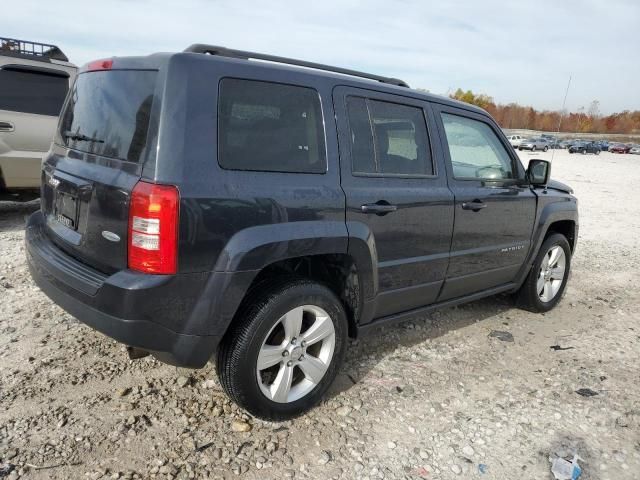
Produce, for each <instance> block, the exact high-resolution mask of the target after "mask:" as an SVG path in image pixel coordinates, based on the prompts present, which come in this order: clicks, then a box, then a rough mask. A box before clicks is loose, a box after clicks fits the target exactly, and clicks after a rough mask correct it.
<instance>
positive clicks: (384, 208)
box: [360, 202, 398, 215]
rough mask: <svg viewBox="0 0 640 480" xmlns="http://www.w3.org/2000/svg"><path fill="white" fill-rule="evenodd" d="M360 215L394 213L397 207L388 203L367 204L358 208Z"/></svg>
mask: <svg viewBox="0 0 640 480" xmlns="http://www.w3.org/2000/svg"><path fill="white" fill-rule="evenodd" d="M360 209H361V210H362V213H375V214H376V215H386V214H387V213H391V212H395V211H396V210H397V209H398V207H397V206H396V205H391V204H389V203H386V202H385V203H382V202H378V203H367V204H365V205H362V206H360Z"/></svg>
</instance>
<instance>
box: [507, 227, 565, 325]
mask: <svg viewBox="0 0 640 480" xmlns="http://www.w3.org/2000/svg"><path fill="white" fill-rule="evenodd" d="M570 271H571V247H570V246H569V242H568V241H567V239H566V237H565V236H564V235H561V234H559V233H553V234H551V235H549V237H548V238H547V239H546V240H545V241H544V242H543V244H542V246H541V247H540V251H539V252H538V256H537V257H536V260H535V262H534V263H533V266H532V267H531V271H530V272H529V275H528V276H527V279H526V280H525V282H524V283H523V284H522V286H521V287H520V290H518V292H517V294H516V298H517V303H518V306H519V307H520V308H522V309H524V310H528V311H530V312H536V313H540V312H548V311H549V310H551V309H552V308H554V307H555V306H556V305H557V304H558V302H560V299H561V298H562V295H563V294H564V290H565V288H566V286H567V280H568V278H569V273H570Z"/></svg>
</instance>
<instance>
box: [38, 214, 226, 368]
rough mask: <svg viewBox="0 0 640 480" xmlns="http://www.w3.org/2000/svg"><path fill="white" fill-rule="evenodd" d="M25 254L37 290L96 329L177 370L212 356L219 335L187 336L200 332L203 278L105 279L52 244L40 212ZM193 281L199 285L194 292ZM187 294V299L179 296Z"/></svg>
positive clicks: (126, 274)
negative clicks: (199, 297) (198, 310)
mask: <svg viewBox="0 0 640 480" xmlns="http://www.w3.org/2000/svg"><path fill="white" fill-rule="evenodd" d="M26 250H27V263H28V266H29V271H30V272H31V276H32V277H33V279H34V281H35V282H36V284H37V285H38V287H40V289H41V290H42V291H43V292H44V293H45V294H46V295H47V296H48V297H49V298H51V299H52V300H53V301H54V302H55V303H57V304H58V305H60V306H61V307H62V308H63V309H65V310H66V311H67V312H69V313H70V314H71V315H73V316H74V317H76V318H77V319H78V320H80V321H81V322H83V323H85V324H87V325H88V326H90V327H92V328H94V329H95V330H98V331H99V332H101V333H104V334H105V335H108V336H109V337H112V338H114V339H115V340H117V341H118V342H121V343H124V344H126V345H130V346H133V347H137V348H140V349H143V350H147V351H149V352H151V353H152V354H153V355H154V356H155V357H157V358H158V359H159V360H161V361H163V362H166V363H169V364H172V365H177V366H181V367H190V368H200V367H203V366H204V365H206V363H207V361H208V360H209V359H210V358H211V357H212V356H213V355H214V354H215V352H216V350H217V346H218V343H219V341H220V336H219V335H203V334H192V333H191V332H192V331H194V330H198V329H200V328H201V324H202V321H201V320H202V319H199V318H197V316H194V315H193V314H192V311H193V310H194V309H195V305H196V304H197V301H196V298H197V296H195V295H194V293H197V292H198V291H200V290H202V287H203V285H202V284H204V283H206V278H204V281H203V277H202V276H200V277H196V278H193V276H192V275H173V276H169V275H145V274H140V273H137V272H132V271H126V270H125V271H121V272H118V273H116V274H114V275H110V276H109V275H105V274H103V273H101V272H99V271H97V270H94V269H92V268H91V267H89V266H87V265H85V264H83V263H81V262H79V261H78V260H76V259H74V258H73V257H70V256H69V255H66V254H65V253H64V252H62V251H61V250H60V249H59V248H58V247H57V246H56V245H55V244H54V243H53V242H51V240H50V239H49V238H48V237H47V236H46V234H45V232H44V218H43V216H42V214H41V212H36V213H34V214H33V215H31V217H30V218H29V221H28V223H27V229H26ZM197 283H200V284H201V285H200V288H199V289H196V292H194V287H195V285H196V284H197ZM186 291H190V292H191V293H190V296H187V295H183V294H184V292H186ZM168 292H171V294H168ZM210 321H211V318H209V322H210ZM190 330H191V332H190Z"/></svg>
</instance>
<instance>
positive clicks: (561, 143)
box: [560, 138, 575, 148]
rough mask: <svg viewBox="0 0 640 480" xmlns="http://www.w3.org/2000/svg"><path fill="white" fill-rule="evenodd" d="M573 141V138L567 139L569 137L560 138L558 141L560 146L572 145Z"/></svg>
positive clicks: (567, 146)
mask: <svg viewBox="0 0 640 480" xmlns="http://www.w3.org/2000/svg"><path fill="white" fill-rule="evenodd" d="M574 142H575V140H572V139H569V138H568V139H565V140H562V141H561V142H560V148H569V147H570V146H571V145H573V143H574Z"/></svg>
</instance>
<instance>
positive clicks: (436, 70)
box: [0, 0, 640, 112]
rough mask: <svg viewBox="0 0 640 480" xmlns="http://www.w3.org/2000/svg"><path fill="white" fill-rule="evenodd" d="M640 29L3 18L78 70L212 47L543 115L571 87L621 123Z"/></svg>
mask: <svg viewBox="0 0 640 480" xmlns="http://www.w3.org/2000/svg"><path fill="white" fill-rule="evenodd" d="M61 19H64V21H61ZM638 20H640V4H638V3H637V2H634V1H632V0H628V1H625V0H608V1H603V0H599V1H596V0H590V1H585V2H578V1H575V0H573V1H571V0H570V1H564V2H557V1H555V0H538V1H535V2H534V1H530V2H504V1H501V0H500V1H499V0H483V1H482V2H477V1H474V0H463V1H451V2H424V1H419V0H415V1H413V0H401V1H395V2H389V1H382V0H371V1H367V2H364V1H362V2H358V1H354V0H345V1H336V0H325V1H323V2H300V1H292V0H287V1H280V2H278V1H276V2H241V1H237V0H236V1H231V0H215V1H213V0H210V1H205V0H183V1H182V2H173V1H168V0H137V1H122V0H103V1H101V2H100V3H93V2H86V1H79V0H67V1H63V0H60V1H58V2H54V3H51V2H45V3H42V2H37V1H35V0H22V2H21V4H20V8H11V9H6V8H5V9H3V15H2V18H1V19H0V31H2V32H3V35H7V36H12V37H17V38H24V39H28V40H39V41H42V42H49V43H55V44H58V45H59V46H60V47H61V48H62V49H63V50H64V51H65V52H66V53H67V55H68V56H69V58H70V59H71V60H72V61H74V62H75V63H78V64H82V63H85V62H87V61H89V60H91V59H95V58H102V57H106V56H112V55H145V54H148V53H153V52H158V51H179V50H182V49H184V48H185V47H186V46H187V45H189V44H191V43H196V42H204V43H212V44H220V45H225V46H228V47H232V48H240V49H246V50H255V51H261V52H266V53H272V54H277V55H282V56H291V57H296V58H303V59H307V60H311V61H316V62H320V63H329V64H335V65H339V66H344V67H347V68H354V69H359V70H366V71H371V72H372V73H378V74H382V75H389V76H393V77H399V78H403V79H404V80H406V81H408V82H409V83H410V84H411V85H412V86H414V87H422V88H426V89H428V90H430V91H432V92H435V93H446V92H447V91H448V90H450V89H455V88H457V87H462V88H465V89H472V90H474V91H480V92H485V93H487V94H489V95H492V96H493V97H494V98H495V99H496V100H497V101H499V102H511V101H515V102H519V103H522V104H531V105H533V106H535V107H536V108H549V109H559V108H560V106H561V102H562V97H563V95H564V88H565V87H566V83H567V80H568V77H569V75H572V77H573V80H572V89H571V91H570V92H569V98H568V107H569V108H572V109H576V108H578V107H580V106H583V105H588V104H589V102H591V100H593V99H596V98H597V99H599V100H600V102H601V108H602V111H603V112H611V111H619V110H623V109H634V108H635V109H640V94H638V93H637V89H636V88H635V85H636V84H637V79H638V78H639V77H640V64H639V63H638V50H637V43H638V40H637V34H636V31H637V25H638Z"/></svg>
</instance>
